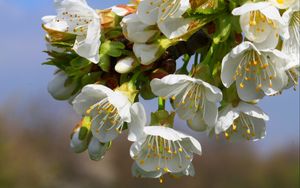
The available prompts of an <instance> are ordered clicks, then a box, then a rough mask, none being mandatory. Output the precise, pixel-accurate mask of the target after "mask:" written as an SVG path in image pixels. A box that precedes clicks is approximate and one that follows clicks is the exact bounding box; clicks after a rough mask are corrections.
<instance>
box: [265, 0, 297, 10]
mask: <svg viewBox="0 0 300 188" xmlns="http://www.w3.org/2000/svg"><path fill="white" fill-rule="evenodd" d="M269 1H270V2H271V3H272V4H273V5H274V6H276V7H277V8H280V9H286V8H289V7H290V6H292V5H293V4H294V3H297V1H298V0H269Z"/></svg>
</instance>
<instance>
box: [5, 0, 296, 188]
mask: <svg viewBox="0 0 300 188" xmlns="http://www.w3.org/2000/svg"><path fill="white" fill-rule="evenodd" d="M88 2H89V4H90V5H91V6H92V7H94V8H99V9H103V8H107V7H110V6H112V5H114V4H121V3H126V2H127V1H126V0H88ZM54 13H55V9H54V7H53V2H52V0H0V28H1V29H0V81H1V82H0V188H32V187H37V188H48V187H49V188H69V187H70V188H71V187H72V188H77V187H78V188H93V187H98V188H99V187H101V188H115V187H116V188H117V187H143V188H147V187H149V188H150V187H151V188H152V187H172V188H175V187H183V186H185V187H187V188H188V187H191V188H193V187H195V188H196V187H197V188H199V187H205V188H220V187H222V188H241V187H243V188H252V187H259V188H275V187H276V188H277V187H278V188H298V187H299V88H298V91H296V92H295V91H293V90H290V91H285V92H284V93H283V94H282V95H280V96H276V97H267V98H265V99H264V100H263V101H262V102H261V103H260V106H261V107H262V108H263V109H264V110H265V111H266V112H267V113H268V114H269V116H270V117H271V120H270V121H269V123H268V134H267V137H266V138H265V139H264V140H261V141H258V142H255V143H246V142H242V143H231V142H226V141H222V140H219V141H218V140H214V139H207V137H206V136H205V135H203V134H198V133H193V136H195V137H196V138H197V139H199V140H200V142H201V144H202V147H203V151H204V154H203V156H202V157H196V158H195V160H194V164H195V168H196V176H195V177H184V178H180V179H173V178H168V177H167V178H166V179H165V180H164V183H163V184H159V183H158V181H157V180H145V179H142V180H141V179H136V178H132V177H131V170H130V168H131V164H132V161H131V159H130V157H129V151H128V149H129V146H130V143H129V142H127V141H126V138H125V137H124V136H123V137H120V138H119V139H117V141H116V142H114V144H113V147H112V149H111V150H110V151H109V152H108V153H107V155H106V157H105V159H104V160H102V161H100V162H93V161H90V160H89V159H88V156H87V154H86V153H85V154H80V155H76V154H73V153H72V152H71V151H70V149H69V137H70V132H71V130H72V128H73V127H74V125H75V124H76V122H77V121H78V120H79V119H78V118H79V117H77V116H76V115H75V113H74V112H73V111H72V108H71V107H70V105H69V104H67V103H65V102H59V101H55V100H53V99H52V98H51V96H50V95H49V94H48V93H47V89H46V88H47V83H48V82H49V81H50V80H51V79H52V77H53V72H54V69H53V68H51V67H47V66H42V65H41V63H42V62H44V61H45V60H46V58H47V56H46V54H45V53H43V52H42V51H43V50H45V44H44V32H43V30H42V29H41V21H40V18H41V17H42V16H44V15H50V14H54ZM147 106H149V107H150V108H148V109H147V111H148V113H150V112H151V111H154V110H155V108H156V105H155V103H154V102H153V101H150V102H147ZM176 128H178V129H180V130H182V131H185V132H188V133H190V131H189V130H188V129H187V128H186V127H185V124H184V122H181V121H179V120H177V121H176Z"/></svg>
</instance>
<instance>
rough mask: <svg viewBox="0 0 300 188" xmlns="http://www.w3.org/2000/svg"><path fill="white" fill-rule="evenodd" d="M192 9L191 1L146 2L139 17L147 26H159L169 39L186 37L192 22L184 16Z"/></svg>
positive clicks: (139, 12) (149, 0)
mask: <svg viewBox="0 0 300 188" xmlns="http://www.w3.org/2000/svg"><path fill="white" fill-rule="evenodd" d="M189 8H190V2H189V0H144V1H141V2H140V4H139V6H138V13H137V15H138V16H139V17H140V20H141V21H142V22H144V23H145V24H147V25H157V26H158V27H159V29H160V31H161V32H162V33H163V34H164V35H165V36H166V37H168V38H169V39H173V38H177V37H179V36H181V35H184V34H185V33H186V32H187V30H188V27H189V23H190V21H189V20H188V19H184V18H183V17H182V15H183V14H184V13H185V12H186V11H187V10H188V9H189Z"/></svg>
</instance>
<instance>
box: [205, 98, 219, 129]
mask: <svg viewBox="0 0 300 188" xmlns="http://www.w3.org/2000/svg"><path fill="white" fill-rule="evenodd" d="M217 118H218V107H217V105H216V103H214V102H209V101H206V102H205V111H204V121H205V122H206V124H207V125H208V126H209V127H214V126H215V124H216V122H217Z"/></svg>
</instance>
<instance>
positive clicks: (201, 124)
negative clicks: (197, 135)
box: [187, 113, 208, 132]
mask: <svg viewBox="0 0 300 188" xmlns="http://www.w3.org/2000/svg"><path fill="white" fill-rule="evenodd" d="M187 124H188V126H189V127H190V128H191V129H193V130H194V131H199V132H203V131H206V130H207V128H208V125H207V124H206V123H205V121H204V119H203V115H202V113H198V114H196V115H194V118H192V119H189V120H188V121H187Z"/></svg>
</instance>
